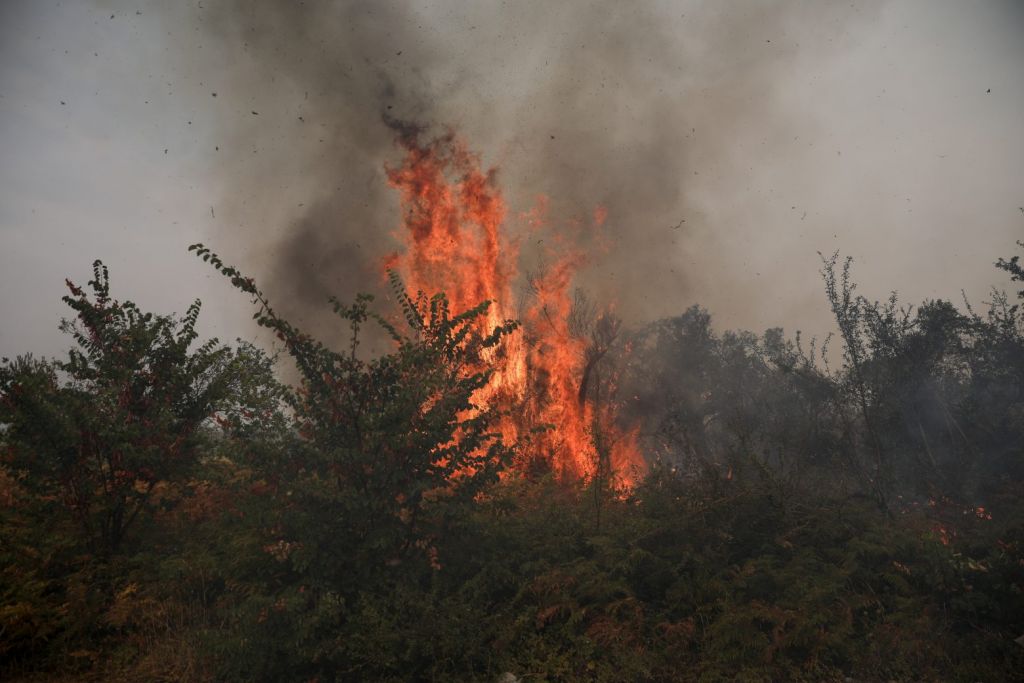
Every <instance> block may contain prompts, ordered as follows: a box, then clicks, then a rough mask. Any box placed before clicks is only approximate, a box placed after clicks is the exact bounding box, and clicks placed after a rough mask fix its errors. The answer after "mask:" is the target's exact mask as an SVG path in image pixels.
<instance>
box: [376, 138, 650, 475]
mask: <svg viewBox="0 0 1024 683" xmlns="http://www.w3.org/2000/svg"><path fill="white" fill-rule="evenodd" d="M399 143H400V144H401V146H402V148H403V149H404V151H405V157H404V160H403V162H402V164H401V165H400V166H399V167H397V168H390V169H388V179H389V181H390V183H391V185H392V186H393V187H395V188H396V189H397V190H398V191H399V192H400V194H401V206H402V214H403V216H402V226H401V229H400V230H399V232H398V236H399V238H400V239H401V240H402V242H403V243H404V246H405V249H404V251H402V252H401V253H398V254H394V255H392V256H391V257H389V258H388V259H387V260H386V262H385V267H386V268H395V269H397V270H398V272H399V273H401V275H402V277H403V279H404V280H405V282H406V284H407V285H408V287H409V288H410V290H411V291H414V292H415V291H423V292H426V293H428V294H433V293H436V292H444V293H445V294H446V295H447V297H448V300H449V302H450V304H451V306H452V309H453V311H463V310H466V309H469V308H472V307H473V306H476V305H477V304H479V303H480V302H482V301H485V300H488V301H491V302H492V304H491V306H490V308H489V309H488V313H487V317H486V319H485V320H482V321H481V322H480V325H481V332H484V333H486V332H489V331H490V330H491V329H493V328H494V327H496V326H497V325H499V324H500V323H501V322H502V321H503V320H505V319H508V318H518V319H520V320H521V321H522V323H523V327H524V333H523V334H521V335H515V337H514V338H512V339H509V340H507V342H506V344H505V345H504V346H503V347H502V348H501V349H500V350H499V351H498V352H497V353H496V354H495V356H494V357H493V358H492V359H491V360H492V362H493V363H494V365H495V368H496V372H495V374H494V376H493V378H492V380H491V383H490V385H489V386H487V387H485V388H484V389H483V390H481V395H480V396H478V397H477V399H476V400H477V402H478V403H482V404H488V405H499V406H501V407H502V408H504V409H506V416H505V417H504V418H503V421H502V424H501V430H502V433H503V436H504V437H505V439H506V440H507V441H509V442H520V443H528V446H527V449H526V450H527V451H528V452H527V453H526V454H524V455H523V460H522V462H520V463H518V464H517V465H518V466H519V467H521V468H525V467H528V466H530V465H532V464H533V463H536V462H538V461H540V462H543V463H545V464H546V465H547V466H549V467H550V468H551V469H552V470H553V471H554V472H555V473H556V474H558V475H559V476H560V477H562V478H566V479H580V478H591V477H594V476H595V475H598V474H601V475H605V476H609V477H612V476H614V477H615V480H616V482H617V483H619V484H623V485H626V486H629V485H631V484H632V483H633V482H634V480H635V478H636V476H637V475H638V474H639V473H641V472H642V471H643V470H644V460H643V457H642V456H641V454H640V451H639V448H638V446H637V430H636V429H633V430H623V429H621V428H620V427H618V426H617V424H616V421H615V419H614V417H615V415H614V410H615V406H614V403H613V402H611V401H609V400H604V401H600V400H594V399H591V398H588V392H587V381H588V379H592V377H591V375H592V373H593V372H594V371H595V368H596V367H597V363H598V361H599V360H600V358H601V355H603V353H604V352H605V351H607V348H603V349H602V348H600V345H601V333H603V334H604V337H605V338H606V339H605V341H610V338H612V337H614V332H615V330H617V327H616V326H615V325H614V323H612V322H610V321H611V319H610V318H601V319H598V321H597V325H596V328H595V329H596V330H597V332H595V334H594V335H593V339H592V340H591V341H588V340H587V339H586V338H585V337H584V336H582V335H581V334H579V331H578V330H577V331H574V330H572V329H570V328H571V325H570V317H571V313H572V307H573V302H572V298H571V297H570V294H569V292H570V286H571V284H572V281H573V277H574V275H575V273H576V272H577V271H578V270H579V269H580V268H581V267H582V266H583V265H584V264H585V262H586V258H585V255H584V253H583V252H582V251H581V250H579V249H577V248H574V247H573V246H572V245H571V244H570V243H568V241H567V240H565V239H564V238H562V239H560V238H558V237H557V236H556V237H555V238H553V239H551V240H548V242H550V245H549V246H548V247H546V250H547V251H546V253H545V260H546V263H547V265H546V267H545V268H544V269H543V272H541V273H540V274H538V275H535V276H533V277H531V278H530V288H531V294H532V296H531V297H529V300H528V302H527V303H526V304H525V307H524V308H523V309H522V310H517V307H516V306H514V305H513V296H512V285H513V282H514V281H515V279H516V277H517V275H518V269H517V263H518V260H519V245H518V242H517V241H515V240H513V239H511V238H510V237H509V236H508V235H507V234H505V232H504V226H505V218H506V206H505V202H504V199H503V197H502V194H501V191H500V190H499V189H498V187H497V184H496V182H495V173H494V171H493V170H492V171H489V172H483V171H482V170H481V168H480V161H479V159H478V157H477V156H476V155H474V154H473V153H472V152H470V151H469V150H468V149H467V148H466V147H465V145H464V144H463V143H462V142H461V141H459V140H458V139H457V138H456V137H455V136H453V135H450V134H449V135H447V136H444V137H441V138H438V139H435V140H433V141H431V142H429V143H425V144H424V143H421V142H420V140H419V137H418V135H417V134H416V133H415V132H406V133H404V134H401V135H400V136H399ZM543 215H544V211H543V206H542V207H539V208H538V209H537V210H535V211H533V212H531V214H530V215H529V221H528V222H529V225H530V228H531V230H539V229H541V227H543V225H544V217H543ZM605 216H606V211H605V210H604V209H603V208H599V209H597V210H596V211H595V212H594V226H595V227H599V226H600V224H601V223H603V222H604V219H605ZM613 328H614V329H613ZM606 384H607V383H606ZM597 386H598V387H599V384H597ZM538 428H540V429H538Z"/></svg>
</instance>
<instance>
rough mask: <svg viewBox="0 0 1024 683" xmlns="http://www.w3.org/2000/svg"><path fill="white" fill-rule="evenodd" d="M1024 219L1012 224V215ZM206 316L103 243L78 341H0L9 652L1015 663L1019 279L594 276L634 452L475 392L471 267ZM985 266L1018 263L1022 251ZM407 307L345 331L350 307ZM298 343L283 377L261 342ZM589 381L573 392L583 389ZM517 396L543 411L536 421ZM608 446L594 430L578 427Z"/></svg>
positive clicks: (526, 669) (497, 671)
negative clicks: (566, 432)
mask: <svg viewBox="0 0 1024 683" xmlns="http://www.w3.org/2000/svg"><path fill="white" fill-rule="evenodd" d="M1020 246H1024V244H1021V245H1020ZM193 251H195V252H196V253H197V254H198V255H199V256H200V257H201V258H203V259H204V260H206V261H208V262H210V263H211V265H212V266H213V267H214V268H215V269H216V270H217V271H219V272H221V273H222V274H223V275H225V276H226V277H227V278H228V279H229V280H230V282H231V283H232V284H233V285H234V286H235V287H236V288H237V289H239V290H240V291H241V292H242V293H244V294H245V295H248V296H249V297H251V299H252V301H253V304H254V307H255V315H254V317H255V318H256V320H257V321H258V322H259V324H261V325H263V326H264V327H266V328H269V329H270V330H271V331H272V332H273V333H274V334H276V336H277V338H278V339H279V341H280V345H279V346H280V351H279V354H278V355H280V356H281V357H280V358H279V357H278V355H270V354H268V353H267V352H265V351H264V350H261V349H259V348H257V347H255V346H252V345H249V344H246V343H241V342H239V343H237V344H236V345H234V346H228V345H224V344H221V343H220V342H218V341H216V340H213V341H208V342H206V343H199V339H198V335H197V332H196V329H195V325H196V322H197V319H198V315H199V304H198V302H197V303H195V304H194V305H193V306H192V307H190V308H189V309H188V311H187V313H186V314H185V315H184V316H183V317H180V318H179V317H174V316H160V315H153V314H150V313H146V312H143V311H141V310H140V309H139V308H138V307H137V306H136V305H134V304H132V303H130V302H123V301H119V300H117V299H115V298H113V295H112V291H111V286H110V280H109V277H108V274H107V270H106V268H105V267H104V266H103V265H102V264H100V263H99V262H97V263H96V265H95V267H94V277H93V279H92V280H91V281H90V282H89V283H88V285H87V287H78V286H76V285H74V284H72V283H71V282H68V288H69V294H68V296H66V297H65V302H66V303H67V304H68V306H69V307H70V308H71V311H72V313H73V317H72V318H70V319H69V320H68V321H66V322H65V323H64V324H63V326H62V329H64V331H66V332H67V333H69V334H70V335H71V338H72V340H73V342H74V348H73V350H72V351H71V352H70V353H69V355H68V356H67V358H66V359H63V360H56V359H54V360H48V359H34V358H32V357H31V356H23V357H20V358H17V359H15V360H4V362H3V364H2V365H0V576H2V578H0V595H2V600H0V673H2V674H3V677H4V678H5V679H6V680H44V679H46V680H51V679H59V680H112V681H118V680H123V681H129V680H131V681H135V680H148V681H157V680H189V681H202V680H210V681H213V680H224V681H234V680H246V681H250V680H259V681H321V682H323V681H334V680H339V681H340V680H403V681H404V680H491V681H493V680H498V679H499V677H504V678H500V680H508V681H511V680H523V681H527V680H605V681H613V680H614V681H618V680H637V681H640V680H651V681H670V680H671V681H675V680H700V681H719V680H722V681H725V680H737V679H740V680H751V681H754V680H757V681H760V680H836V681H842V680H844V679H847V680H848V677H849V678H852V679H854V680H866V681H874V680H963V681H975V680H991V681H995V680H1008V679H1010V678H1012V677H1013V676H1014V674H1015V672H1019V671H1022V670H1024V668H1022V667H1024V647H1021V646H1020V645H1019V644H1018V643H1017V642H1016V641H1017V639H1019V638H1020V637H1021V636H1022V634H1024V594H1022V589H1024V310H1022V309H1021V308H1020V302H1019V300H1020V299H1024V291H1021V292H1019V293H1017V294H1015V295H1013V294H1011V295H1007V294H1004V293H1002V292H1000V291H993V292H992V294H991V300H990V301H989V302H987V303H985V304H983V305H982V307H980V308H979V307H977V306H972V305H970V304H969V303H968V302H966V301H965V302H964V303H962V304H960V305H955V304H953V303H951V302H948V301H928V302H925V303H923V304H921V305H920V306H918V307H908V306H904V305H903V304H902V303H901V302H900V301H899V300H898V299H897V298H896V296H895V295H893V296H892V297H890V298H889V299H887V300H883V301H873V300H870V299H868V298H865V297H864V296H861V295H860V294H858V289H857V287H856V285H855V283H854V277H853V272H852V270H851V263H850V261H848V260H846V261H843V260H840V259H839V258H838V257H837V256H832V257H823V260H822V265H823V267H822V275H823V281H824V294H825V300H826V301H827V303H828V304H829V305H830V307H831V310H832V312H833V313H834V316H835V321H836V328H837V330H838V332H837V334H835V335H834V336H833V337H830V338H828V339H825V340H821V341H818V342H813V341H812V342H807V341H805V340H802V339H801V338H800V336H799V335H797V336H796V337H792V338H791V337H787V336H786V335H785V334H784V333H783V331H782V330H781V329H774V330H769V331H767V332H765V333H764V334H762V335H756V334H752V333H749V332H720V331H717V330H716V329H715V328H714V327H713V325H712V317H711V314H710V313H709V312H708V311H707V310H705V309H703V308H700V307H696V306H695V307H693V308H691V309H689V310H687V311H686V312H684V313H683V314H682V315H679V316H677V317H673V318H666V319H663V320H658V321H656V322H653V323H650V324H648V325H646V326H644V327H642V328H640V329H626V328H625V327H623V326H621V325H620V323H619V321H618V320H617V319H614V318H612V317H610V316H608V315H605V316H598V315H597V314H596V309H595V308H594V306H593V304H590V303H589V302H588V301H587V299H586V297H585V296H583V295H580V296H578V297H577V306H575V307H574V310H573V312H572V314H571V315H572V317H573V319H572V320H570V321H568V322H569V328H570V329H571V330H573V334H578V335H580V337H581V338H586V339H588V347H587V349H588V350H587V351H586V357H585V365H584V367H585V373H584V376H583V377H581V378H580V381H581V384H580V391H579V397H580V401H584V400H593V401H595V402H617V404H618V405H619V411H618V415H619V419H620V420H621V421H622V423H623V425H624V428H627V427H628V426H629V425H639V430H640V433H639V437H638V438H639V443H640V444H641V446H642V449H643V452H644V454H645V457H646V458H647V461H648V471H647V472H646V474H645V475H644V476H643V477H642V478H639V480H638V481H637V483H636V484H635V485H634V486H632V487H631V488H623V487H622V486H621V485H618V484H616V483H615V481H616V480H615V478H614V477H612V476H610V474H611V473H609V472H608V471H607V470H608V467H607V463H598V464H597V466H596V467H595V468H594V470H593V471H594V472H595V474H594V475H593V476H592V477H590V478H589V479H588V480H585V481H560V480H558V479H557V478H556V477H555V476H554V475H553V474H552V473H551V472H550V471H545V469H544V468H543V467H542V466H536V467H526V468H523V467H516V466H515V464H516V463H517V462H518V463H522V462H537V460H538V459H537V458H535V457H533V455H532V454H531V452H530V449H531V447H532V442H531V439H530V438H529V436H527V437H525V438H521V439H520V440H519V441H518V442H516V443H508V442H506V440H505V439H503V436H502V433H501V430H500V429H499V428H498V426H499V425H500V417H501V415H500V413H501V410H502V409H503V408H501V407H500V406H490V405H483V404H479V403H478V402H477V400H476V397H477V396H478V395H479V390H480V389H481V388H483V387H486V386H487V384H488V381H489V379H490V377H491V373H492V372H493V369H492V368H491V367H490V365H489V362H490V359H493V358H494V357H495V354H496V353H499V352H500V347H501V346H502V345H503V344H504V343H506V341H507V340H508V339H509V338H511V337H513V336H514V335H517V334H521V331H520V330H518V329H517V327H518V326H517V323H515V322H513V321H507V322H505V323H503V324H501V325H499V326H498V327H497V328H496V329H493V330H490V331H487V332H481V331H480V330H481V326H480V325H479V324H478V321H479V319H481V316H483V315H484V314H485V312H486V311H487V308H488V305H489V304H488V302H481V303H480V305H479V306H477V307H476V308H473V309H471V310H467V311H454V310H451V308H450V306H449V304H448V302H447V300H446V299H445V298H444V296H441V295H439V296H435V297H433V298H427V297H425V296H423V295H416V294H407V293H405V291H404V289H403V287H402V284H401V282H399V281H398V280H397V279H394V280H393V283H392V284H393V288H394V293H395V298H396V299H397V301H398V302H399V304H400V308H401V319H400V321H401V324H398V323H396V322H395V319H393V318H389V317H385V316H382V315H380V314H378V313H375V312H374V311H375V309H374V304H373V302H372V301H371V300H370V298H369V297H360V298H358V299H356V301H355V302H354V303H351V304H344V303H341V302H334V303H333V310H334V312H335V313H336V314H337V316H338V317H339V318H340V323H341V324H343V325H346V326H348V328H349V329H350V330H351V333H350V337H349V338H350V341H349V343H348V345H347V346H346V347H345V348H343V349H340V350H336V349H332V348H329V347H327V346H325V345H324V344H322V343H320V342H318V341H317V340H315V339H313V338H311V337H310V336H308V335H306V334H304V333H303V332H302V331H301V330H298V329H296V328H295V327H293V326H292V325H291V324H289V323H288V322H287V321H286V320H285V319H283V318H282V317H281V316H280V315H278V313H277V312H276V311H275V309H274V308H273V307H272V306H271V304H270V301H269V299H268V297H267V296H266V295H264V294H263V292H262V291H260V290H259V289H258V288H257V286H256V285H255V283H254V282H253V281H252V280H251V279H248V278H247V277H245V276H244V275H243V274H241V273H239V272H238V271H237V270H235V269H234V268H232V267H230V266H228V265H226V264H225V263H223V262H222V261H221V260H220V258H218V257H217V256H216V255H215V254H213V253H211V252H210V251H209V250H208V249H206V248H205V247H202V246H200V245H195V246H194V247H193ZM996 266H997V267H998V268H999V269H1001V270H1002V271H1005V273H1006V274H1008V275H1009V276H1010V277H1011V279H1012V280H1014V281H1016V282H1024V271H1022V268H1021V266H1020V262H1019V257H1018V256H1012V257H1010V258H1008V259H1000V260H999V261H998V262H997V263H996ZM370 325H373V326H375V327H376V330H378V331H380V330H382V331H383V333H384V334H386V335H387V336H389V337H391V338H392V340H393V342H394V343H393V346H392V351H391V352H390V353H387V354H383V355H380V356H377V357H374V358H369V359H367V358H365V357H364V354H361V353H358V352H357V351H358V348H359V343H360V339H361V335H362V334H364V333H365V330H366V328H367V326H370ZM287 358H290V362H291V367H292V368H293V370H294V372H293V374H292V375H291V376H294V377H297V379H296V381H294V382H292V383H285V382H283V381H282V380H281V379H280V378H281V377H282V376H283V375H282V373H281V372H279V369H280V368H281V367H282V365H284V364H285V363H287V362H288V361H287V360H286V359H287ZM588 397H590V398H589V399H588ZM542 428H543V427H541V428H538V429H542ZM592 436H593V439H594V444H595V449H594V451H595V453H597V454H598V457H603V455H602V454H605V453H607V451H608V448H609V445H608V444H607V443H603V440H604V439H607V438H608V437H607V434H605V433H604V432H603V431H602V430H601V428H600V427H599V426H598V425H597V424H595V427H594V429H593V434H592Z"/></svg>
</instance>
